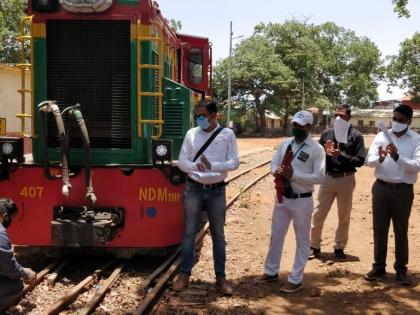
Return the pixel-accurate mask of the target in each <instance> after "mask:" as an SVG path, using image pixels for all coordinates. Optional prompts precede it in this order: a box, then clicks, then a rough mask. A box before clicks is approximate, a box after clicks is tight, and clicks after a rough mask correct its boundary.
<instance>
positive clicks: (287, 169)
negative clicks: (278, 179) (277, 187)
mask: <svg viewBox="0 0 420 315" xmlns="http://www.w3.org/2000/svg"><path fill="white" fill-rule="evenodd" d="M276 173H278V175H279V176H283V177H284V178H287V179H291V178H292V176H293V167H292V166H291V165H289V166H284V165H283V166H280V167H279V168H277V170H276ZM276 173H274V175H276Z"/></svg>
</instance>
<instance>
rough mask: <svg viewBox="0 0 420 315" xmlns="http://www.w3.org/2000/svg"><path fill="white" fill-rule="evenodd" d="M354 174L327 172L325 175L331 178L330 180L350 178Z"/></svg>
mask: <svg viewBox="0 0 420 315" xmlns="http://www.w3.org/2000/svg"><path fill="white" fill-rule="evenodd" d="M353 174H354V172H344V173H330V172H327V175H329V176H331V177H332V178H340V177H344V176H350V175H353Z"/></svg>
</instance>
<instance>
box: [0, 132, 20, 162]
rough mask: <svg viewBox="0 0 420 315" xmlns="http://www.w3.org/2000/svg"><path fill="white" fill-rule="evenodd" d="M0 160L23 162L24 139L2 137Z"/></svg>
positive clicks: (0, 139)
mask: <svg viewBox="0 0 420 315" xmlns="http://www.w3.org/2000/svg"><path fill="white" fill-rule="evenodd" d="M0 160H17V161H18V162H19V163H21V162H23V161H24V158H23V138H16V137H0Z"/></svg>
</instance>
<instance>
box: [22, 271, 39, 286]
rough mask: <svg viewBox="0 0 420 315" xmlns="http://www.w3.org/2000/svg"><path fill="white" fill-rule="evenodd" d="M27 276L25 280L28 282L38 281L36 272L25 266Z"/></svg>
mask: <svg viewBox="0 0 420 315" xmlns="http://www.w3.org/2000/svg"><path fill="white" fill-rule="evenodd" d="M23 272H24V273H25V275H26V278H25V279H24V280H23V281H24V282H25V283H26V284H32V283H34V282H35V281H36V273H35V272H34V271H33V270H32V269H31V268H23Z"/></svg>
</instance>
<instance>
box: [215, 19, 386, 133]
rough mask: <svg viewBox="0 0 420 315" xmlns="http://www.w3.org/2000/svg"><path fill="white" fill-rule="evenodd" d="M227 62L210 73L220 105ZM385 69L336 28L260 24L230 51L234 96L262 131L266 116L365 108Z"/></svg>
mask: <svg viewBox="0 0 420 315" xmlns="http://www.w3.org/2000/svg"><path fill="white" fill-rule="evenodd" d="M227 65H228V60H227V59H224V60H222V61H220V62H219V63H218V64H217V65H216V67H215V69H214V74H215V75H214V77H215V79H214V84H215V91H216V92H217V98H218V101H219V102H222V103H223V101H224V100H226V97H227V69H228V66H227ZM382 76H383V67H382V61H381V58H380V52H379V50H378V48H377V47H376V45H375V44H374V43H373V42H372V41H370V40H369V39H368V38H365V37H358V36H356V34H355V33H354V32H353V31H350V30H347V29H344V28H342V27H339V26H337V25H335V24H334V23H331V22H329V23H324V24H321V25H312V24H306V23H302V22H299V21H296V20H291V21H286V22H285V23H283V24H278V23H270V24H259V25H257V26H256V27H255V33H254V35H253V36H251V37H250V38H248V39H246V40H244V41H242V42H241V43H240V44H239V45H237V47H235V49H234V56H233V57H232V91H233V92H232V95H233V99H234V101H235V102H236V104H237V106H239V107H246V108H248V109H249V110H253V111H254V112H255V113H256V114H257V115H258V116H259V118H260V128H261V129H262V130H263V129H264V127H265V119H264V113H265V110H267V109H269V110H273V111H274V112H275V113H277V114H281V115H284V116H285V120H287V116H288V115H289V114H291V113H293V112H294V111H296V110H298V109H300V108H302V107H307V106H317V107H320V108H329V107H331V104H337V103H341V102H347V103H350V104H352V105H356V106H361V107H365V106H367V105H368V104H369V102H370V101H372V100H375V99H376V98H377V92H376V87H377V83H376V80H378V79H380V78H382Z"/></svg>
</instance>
